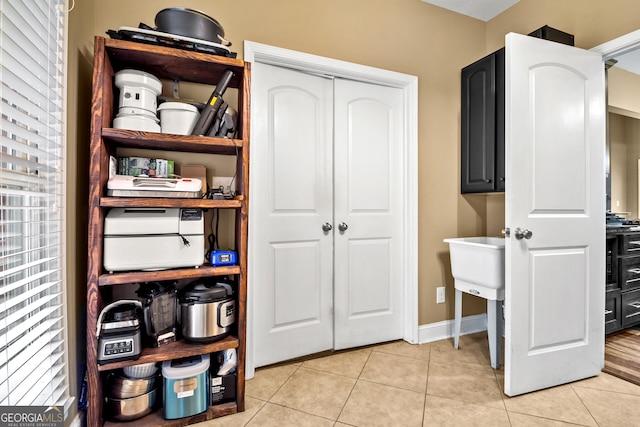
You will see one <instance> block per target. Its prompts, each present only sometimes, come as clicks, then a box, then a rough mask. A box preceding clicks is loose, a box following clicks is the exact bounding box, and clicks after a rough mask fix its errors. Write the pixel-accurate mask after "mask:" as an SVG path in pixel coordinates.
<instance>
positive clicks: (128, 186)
mask: <svg viewBox="0 0 640 427" xmlns="http://www.w3.org/2000/svg"><path fill="white" fill-rule="evenodd" d="M107 196H116V197H175V198H185V199H199V198H201V197H202V181H201V180H200V179H198V178H151V177H146V176H145V177H143V176H129V175H113V176H112V177H111V178H109V181H107Z"/></svg>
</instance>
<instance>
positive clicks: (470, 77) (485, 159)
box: [460, 49, 505, 193]
mask: <svg viewBox="0 0 640 427" xmlns="http://www.w3.org/2000/svg"><path fill="white" fill-rule="evenodd" d="M504 72H505V63H504V49H500V50H498V51H496V52H494V53H492V54H491V55H488V56H486V57H484V58H482V59H480V60H478V61H476V62H474V63H473V64H471V65H469V66H467V67H465V68H463V69H462V105H461V106H462V109H461V111H462V113H461V122H462V135H461V140H462V152H461V163H462V165H461V180H460V182H461V185H460V191H461V192H462V193H487V192H496V191H498V192H499V191H504V188H505V187H504V185H505V170H504V162H505V153H504V103H505V96H504V95H505V93H504V83H505V82H504Z"/></svg>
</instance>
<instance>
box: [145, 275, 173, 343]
mask: <svg viewBox="0 0 640 427" xmlns="http://www.w3.org/2000/svg"><path fill="white" fill-rule="evenodd" d="M176 292H177V291H176V287H175V285H174V284H173V283H167V282H148V283H141V284H140V288H139V289H138V291H137V294H138V297H140V298H141V299H142V312H143V315H144V325H145V335H146V336H145V339H146V343H147V346H149V347H160V346H161V345H164V344H168V343H170V342H174V341H175V340H176V339H177V337H176V315H177V314H176V311H177V304H178V302H177V293H176Z"/></svg>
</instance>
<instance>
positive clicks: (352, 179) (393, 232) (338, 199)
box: [334, 79, 404, 349]
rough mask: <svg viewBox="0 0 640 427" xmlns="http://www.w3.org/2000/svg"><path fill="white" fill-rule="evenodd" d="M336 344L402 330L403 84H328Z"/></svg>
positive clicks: (393, 334)
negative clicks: (331, 105)
mask: <svg viewBox="0 0 640 427" xmlns="http://www.w3.org/2000/svg"><path fill="white" fill-rule="evenodd" d="M334 94H335V107H334V109H335V113H334V126H335V129H334V151H335V153H334V217H335V221H334V230H335V241H334V246H335V247H334V252H335V262H334V268H335V275H334V309H335V330H334V334H335V335H334V348H335V349H342V348H348V347H354V346H360V345H366V344H372V343H377V342H383V341H389V340H393V339H400V338H402V336H403V323H402V321H403V313H402V308H403V298H404V297H403V283H402V276H403V275H402V271H401V270H400V268H401V265H402V259H403V256H404V254H403V247H404V245H403V241H402V236H403V232H402V218H403V215H402V194H401V191H402V190H401V189H402V188H403V183H402V171H401V169H402V164H401V161H402V154H403V153H402V150H403V124H402V120H403V116H404V115H403V105H404V104H403V92H402V90H401V89H397V88H390V87H383V86H378V85H373V84H369V83H361V82H354V81H350V80H342V79H336V80H335V86H334Z"/></svg>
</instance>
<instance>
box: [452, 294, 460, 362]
mask: <svg viewBox="0 0 640 427" xmlns="http://www.w3.org/2000/svg"><path fill="white" fill-rule="evenodd" d="M454 316H455V318H454V326H453V347H454V348H455V349H456V350H457V349H458V341H459V339H460V324H461V323H462V291H460V290H458V289H456V307H455V315H454Z"/></svg>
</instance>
